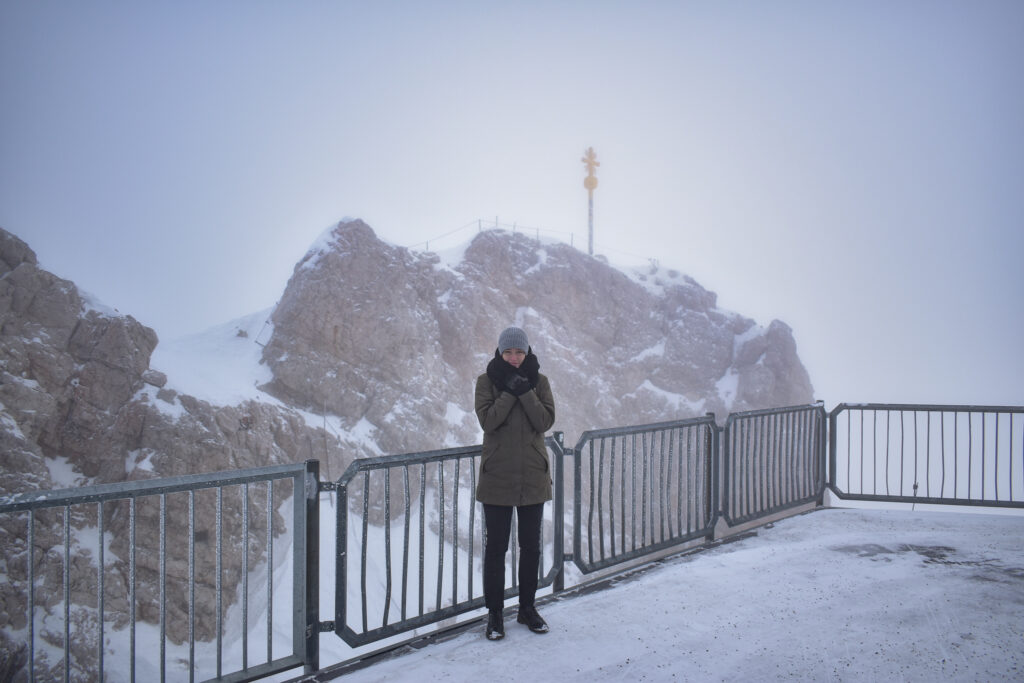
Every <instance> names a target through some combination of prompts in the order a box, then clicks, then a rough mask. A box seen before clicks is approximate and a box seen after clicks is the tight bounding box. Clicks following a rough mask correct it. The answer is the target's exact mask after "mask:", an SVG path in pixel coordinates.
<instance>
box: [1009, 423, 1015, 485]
mask: <svg viewBox="0 0 1024 683" xmlns="http://www.w3.org/2000/svg"><path fill="white" fill-rule="evenodd" d="M1009 465H1010V468H1009V469H1010V500H1011V501H1012V500H1014V498H1013V413H1010V463H1009Z"/></svg>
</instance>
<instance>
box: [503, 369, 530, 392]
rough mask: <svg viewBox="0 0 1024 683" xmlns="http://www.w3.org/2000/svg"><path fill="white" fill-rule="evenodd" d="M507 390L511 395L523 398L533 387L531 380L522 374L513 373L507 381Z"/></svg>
mask: <svg viewBox="0 0 1024 683" xmlns="http://www.w3.org/2000/svg"><path fill="white" fill-rule="evenodd" d="M505 388H506V389H508V392H509V393H510V394H513V395H515V396H522V395H523V394H525V393H526V392H527V391H529V390H530V389H532V388H533V387H531V386H530V380H528V379H526V378H525V377H523V376H522V375H520V374H516V373H513V374H511V375H509V376H508V378H507V379H506V380H505Z"/></svg>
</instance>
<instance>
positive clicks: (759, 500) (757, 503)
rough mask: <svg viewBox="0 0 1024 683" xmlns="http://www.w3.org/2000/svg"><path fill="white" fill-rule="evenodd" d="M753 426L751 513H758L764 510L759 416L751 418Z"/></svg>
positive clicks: (762, 431) (761, 428)
mask: <svg viewBox="0 0 1024 683" xmlns="http://www.w3.org/2000/svg"><path fill="white" fill-rule="evenodd" d="M752 422H753V424H754V432H753V433H754V438H753V441H752V442H751V448H752V449H753V450H752V454H751V462H753V463H754V483H753V489H754V500H753V511H754V512H760V511H761V510H763V509H764V460H765V454H764V450H763V449H762V448H761V444H762V443H764V423H763V420H762V419H761V416H756V417H754V418H752Z"/></svg>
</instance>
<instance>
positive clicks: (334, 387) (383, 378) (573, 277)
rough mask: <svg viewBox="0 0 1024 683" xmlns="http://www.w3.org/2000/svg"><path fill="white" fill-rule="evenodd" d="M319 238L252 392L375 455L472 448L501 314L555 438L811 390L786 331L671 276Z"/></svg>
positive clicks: (506, 249)
mask: <svg viewBox="0 0 1024 683" xmlns="http://www.w3.org/2000/svg"><path fill="white" fill-rule="evenodd" d="M325 237H326V238H325V239H323V240H321V242H320V243H319V244H318V246H317V247H316V248H314V249H312V250H311V251H310V252H309V253H308V254H307V255H306V257H305V258H304V259H303V260H302V261H301V262H300V263H299V264H298V265H296V267H295V272H294V274H293V275H292V278H291V280H290V281H289V283H288V286H287V287H286V289H285V292H284V294H283V296H282V297H281V300H280V301H279V303H278V305H277V307H276V309H275V311H274V313H273V323H274V332H273V334H272V336H271V338H270V341H269V343H268V344H267V345H266V347H265V350H264V360H265V361H266V362H267V363H268V365H269V366H270V368H271V369H272V370H273V373H274V379H273V380H272V381H271V382H270V383H269V384H268V385H267V386H266V389H267V390H268V391H269V392H271V393H273V394H274V395H276V396H278V397H280V398H281V399H282V400H284V401H286V402H288V403H290V404H293V405H297V406H301V407H304V408H307V409H309V410H313V411H317V412H320V411H324V410H326V411H327V412H329V413H332V414H334V415H337V416H340V417H341V418H342V419H343V420H345V421H346V423H347V425H348V426H349V427H350V428H355V427H356V426H357V425H358V424H362V427H363V428H364V429H369V430H370V432H371V433H372V434H373V436H374V440H375V442H376V444H377V445H378V447H379V448H380V450H381V451H382V452H385V453H396V452H406V451H414V450H426V449H431V448H437V447H438V446H439V445H440V444H446V445H468V444H472V443H478V442H479V439H480V430H479V426H478V424H477V422H476V418H475V416H474V415H473V405H472V394H473V383H474V381H475V378H476V377H477V375H479V374H480V373H481V372H482V371H483V369H484V367H485V366H486V364H487V361H488V360H489V358H490V357H491V355H492V354H493V349H494V347H495V340H496V339H497V334H498V332H499V331H500V330H501V329H502V328H503V327H505V326H506V325H508V324H512V323H515V324H519V325H521V326H523V327H524V328H525V329H526V330H527V331H528V333H529V334H530V338H531V344H532V345H533V347H534V350H535V351H536V352H537V354H538V357H539V358H540V362H541V371H542V372H544V373H545V374H547V375H548V376H549V377H550V378H551V382H552V387H553V389H554V391H555V398H556V404H557V411H558V417H557V420H556V427H555V428H556V429H559V430H561V431H564V432H565V433H566V436H567V438H569V439H575V438H576V437H578V436H579V435H580V434H581V433H582V432H583V431H584V430H587V429H594V428H601V427H612V426H621V425H626V424H642V423H645V422H654V421H663V420H666V419H674V418H683V417H691V416H695V415H702V414H704V413H706V412H714V413H716V414H718V415H719V416H720V417H722V416H724V414H726V413H728V412H730V411H741V410H750V409H758V408H766V407H773V406H780V405H794V404H800V403H807V402H810V401H812V400H813V399H812V396H813V390H812V388H811V383H810V379H809V377H808V375H807V372H806V370H805V369H804V367H803V365H802V364H801V363H800V360H799V357H798V356H797V353H796V344H795V341H794V340H793V336H792V333H791V331H790V329H789V327H787V326H786V325H785V324H784V323H782V322H779V321H773V322H772V323H771V324H770V325H769V326H768V327H767V328H766V329H763V328H760V327H758V326H757V325H755V323H754V321H753V320H750V319H748V318H744V317H742V316H739V315H736V314H734V313H730V312H727V311H722V310H720V309H718V308H717V307H716V305H715V304H716V297H715V295H714V293H712V292H708V291H707V290H705V289H703V288H702V287H701V286H700V285H698V284H697V283H696V282H694V281H693V280H692V279H690V278H688V277H685V276H682V275H680V274H678V273H676V272H673V271H662V270H659V269H656V268H652V269H650V270H649V271H648V272H639V273H633V274H632V276H631V275H630V274H627V273H624V272H623V271H621V270H618V269H616V268H613V267H610V266H609V265H607V264H606V263H604V262H603V261H602V260H601V259H599V258H591V257H589V256H587V255H585V254H583V253H581V252H579V251H578V250H576V249H573V248H572V247H570V246H568V245H565V244H543V245H542V244H539V243H538V242H537V241H535V240H533V239H531V238H529V237H527V236H525V235H522V234H514V233H512V234H510V233H505V232H499V231H490V232H483V233H480V234H479V235H477V237H476V238H475V239H474V240H473V241H472V243H471V244H470V245H469V246H468V247H467V248H466V250H465V253H464V255H463V258H462V259H461V261H460V262H458V263H455V264H446V263H443V262H442V261H441V259H440V258H439V257H438V256H437V255H435V254H432V253H418V252H413V251H410V250H408V249H405V248H402V247H396V246H393V245H390V244H387V243H385V242H383V241H381V240H379V239H377V237H376V236H375V235H374V233H373V231H372V230H371V229H370V227H369V226H367V225H366V224H365V223H363V222H362V221H358V220H357V221H351V222H346V223H340V224H339V225H337V226H336V227H335V228H334V229H333V230H332V231H330V232H329V233H328V234H327V235H326V236H325Z"/></svg>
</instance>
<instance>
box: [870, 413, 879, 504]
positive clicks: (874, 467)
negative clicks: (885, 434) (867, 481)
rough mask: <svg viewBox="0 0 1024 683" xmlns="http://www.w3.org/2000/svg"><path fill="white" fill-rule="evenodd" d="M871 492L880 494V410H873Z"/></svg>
mask: <svg viewBox="0 0 1024 683" xmlns="http://www.w3.org/2000/svg"><path fill="white" fill-rule="evenodd" d="M871 493H872V494H874V495H878V410H872V411H871Z"/></svg>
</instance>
